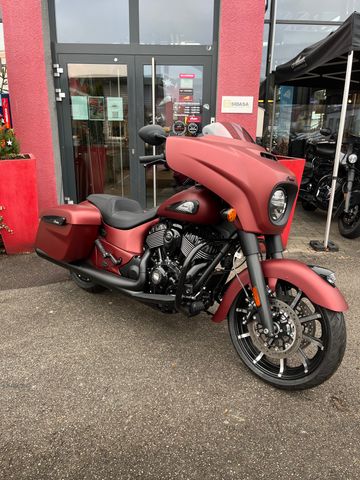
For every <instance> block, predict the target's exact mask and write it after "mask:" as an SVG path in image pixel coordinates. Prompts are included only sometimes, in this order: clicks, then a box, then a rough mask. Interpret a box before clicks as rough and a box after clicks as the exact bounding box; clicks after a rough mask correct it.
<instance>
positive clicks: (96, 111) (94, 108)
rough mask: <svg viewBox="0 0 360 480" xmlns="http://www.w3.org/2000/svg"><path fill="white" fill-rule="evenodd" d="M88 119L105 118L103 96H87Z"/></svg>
mask: <svg viewBox="0 0 360 480" xmlns="http://www.w3.org/2000/svg"><path fill="white" fill-rule="evenodd" d="M88 102H89V119H90V120H105V105H104V103H105V102H104V97H88Z"/></svg>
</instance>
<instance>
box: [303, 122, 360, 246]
mask: <svg viewBox="0 0 360 480" xmlns="http://www.w3.org/2000/svg"><path fill="white" fill-rule="evenodd" d="M320 133H321V134H322V135H324V136H326V137H328V138H327V139H322V140H320V141H319V140H316V141H309V142H308V145H307V150H306V160H307V161H306V165H305V170H304V174H303V178H302V181H301V186H300V192H299V198H300V200H301V203H302V206H303V208H304V210H307V211H315V210H316V209H317V208H319V209H320V210H324V211H327V209H328V207H329V201H330V194H331V184H332V175H333V167H334V158H335V149H336V139H335V137H334V135H332V134H331V131H330V130H329V129H321V130H320ZM359 155H360V140H359V139H358V138H356V137H353V138H349V139H348V140H347V141H346V142H344V143H343V146H342V152H341V158H340V165H339V172H338V178H337V181H336V190H335V197H334V211H333V215H334V216H336V217H337V218H338V227H339V231H340V234H341V235H342V236H344V237H346V238H357V237H359V236H360V170H359V168H358V158H359Z"/></svg>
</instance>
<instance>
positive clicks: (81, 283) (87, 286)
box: [70, 272, 106, 293]
mask: <svg viewBox="0 0 360 480" xmlns="http://www.w3.org/2000/svg"><path fill="white" fill-rule="evenodd" d="M70 276H71V278H72V280H73V281H74V282H75V283H76V285H77V286H78V287H80V288H82V289H83V290H85V291H86V292H89V293H101V292H104V291H105V290H106V288H105V287H103V286H102V285H98V284H96V283H94V282H93V281H92V280H91V279H90V278H87V277H85V276H84V275H80V274H79V273H75V272H71V273H70Z"/></svg>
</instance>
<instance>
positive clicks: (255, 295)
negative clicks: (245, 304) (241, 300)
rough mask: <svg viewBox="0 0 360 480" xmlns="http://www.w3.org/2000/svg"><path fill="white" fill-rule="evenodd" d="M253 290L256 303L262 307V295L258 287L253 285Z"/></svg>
mask: <svg viewBox="0 0 360 480" xmlns="http://www.w3.org/2000/svg"><path fill="white" fill-rule="evenodd" d="M252 292H253V297H254V302H255V305H256V306H257V307H261V301H260V295H259V292H258V289H257V288H256V287H253V289H252Z"/></svg>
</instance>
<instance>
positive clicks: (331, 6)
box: [267, 0, 360, 22]
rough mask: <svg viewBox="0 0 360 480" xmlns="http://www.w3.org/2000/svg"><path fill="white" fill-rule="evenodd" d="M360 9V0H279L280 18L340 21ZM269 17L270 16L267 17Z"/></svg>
mask: <svg viewBox="0 0 360 480" xmlns="http://www.w3.org/2000/svg"><path fill="white" fill-rule="evenodd" d="M359 10H360V0H341V1H339V0H317V1H316V2H314V0H301V2H294V0H280V1H278V2H277V15H276V17H277V19H278V20H319V21H332V22H339V21H343V20H346V18H347V17H348V16H349V15H351V14H352V13H353V12H355V11H359ZM267 18H268V17H267Z"/></svg>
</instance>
